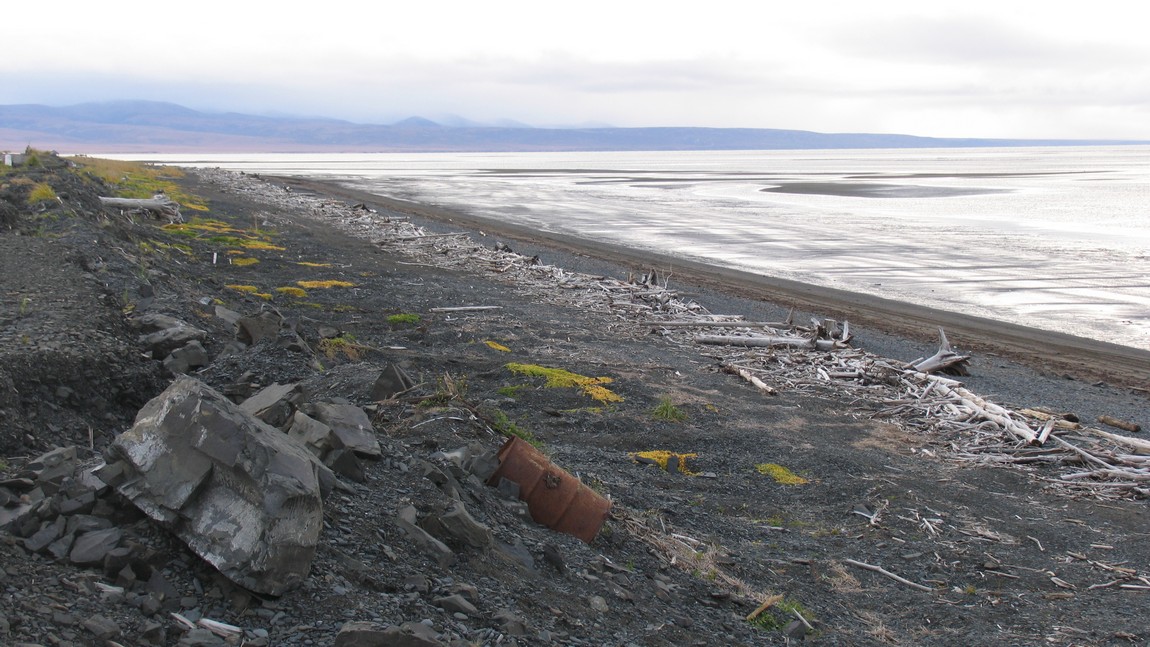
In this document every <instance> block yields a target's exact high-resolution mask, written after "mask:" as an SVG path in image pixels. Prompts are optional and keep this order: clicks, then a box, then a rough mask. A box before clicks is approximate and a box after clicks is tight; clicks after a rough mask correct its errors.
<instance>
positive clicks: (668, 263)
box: [275, 177, 1150, 393]
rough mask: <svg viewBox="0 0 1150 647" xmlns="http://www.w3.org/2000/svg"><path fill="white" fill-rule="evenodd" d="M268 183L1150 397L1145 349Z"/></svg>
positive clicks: (385, 201) (315, 184)
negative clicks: (670, 270)
mask: <svg viewBox="0 0 1150 647" xmlns="http://www.w3.org/2000/svg"><path fill="white" fill-rule="evenodd" d="M275 180H276V181H277V182H282V183H284V184H287V185H290V186H294V187H297V188H300V189H305V190H310V191H315V192H317V193H324V194H328V195H333V196H337V197H340V198H343V199H346V200H352V201H358V202H365V203H369V204H372V205H373V206H377V207H382V208H385V209H388V210H392V211H396V212H400V213H405V214H411V215H414V216H418V217H422V218H427V219H429V220H432V221H436V222H440V223H447V224H450V225H452V226H453V227H454V228H455V229H460V228H466V229H475V230H480V231H483V232H485V233H486V234H488V235H497V236H499V237H502V238H507V239H510V240H514V241H520V242H523V243H525V244H531V245H541V246H544V247H549V248H552V249H555V250H557V251H560V252H565V253H570V254H575V255H580V256H586V257H590V258H593V259H598V260H600V261H604V262H607V263H610V264H614V265H617V266H620V267H624V268H633V269H636V270H639V269H644V268H645V269H651V268H660V267H674V280H675V282H677V283H683V284H687V285H691V286H696V287H697V288H698V289H700V290H705V291H715V292H721V293H724V294H729V295H732V296H736V297H741V298H745V299H750V300H756V301H765V302H770V303H774V304H777V305H778V306H781V307H783V308H792V307H793V308H795V309H797V310H799V311H806V312H812V313H818V314H819V315H820V316H825V317H830V318H834V319H838V320H848V321H850V322H851V323H852V324H855V325H861V326H868V327H872V328H875V329H878V330H882V331H884V332H886V333H890V334H893V335H899V336H904V337H907V338H909V339H913V340H918V341H919V342H922V341H927V338H930V339H936V337H935V334H936V333H935V331H936V330H937V329H938V328H939V327H942V328H945V329H946V331H947V334H948V336H949V337H951V338H952V339H962V341H963V347H964V348H965V349H967V350H976V351H980V352H983V353H991V354H996V355H1000V356H1004V357H1008V358H1010V359H1012V360H1015V361H1017V362H1019V363H1020V364H1023V365H1025V366H1028V367H1031V368H1033V369H1036V370H1038V371H1041V372H1043V373H1047V374H1057V375H1066V376H1068V377H1074V378H1076V379H1078V380H1084V381H1104V382H1106V383H1108V384H1111V385H1115V386H1124V387H1129V388H1132V389H1134V390H1136V391H1138V392H1139V393H1147V392H1150V390H1148V389H1147V387H1148V385H1150V351H1147V350H1142V349H1138V348H1130V347H1126V346H1120V345H1117V344H1112V343H1107V342H1103V341H1098V340H1093V339H1088V338H1084V337H1077V336H1073V335H1067V334H1064V333H1058V332H1053V331H1047V330H1041V329H1037V328H1031V327H1027V326H1020V325H1017V324H1012V323H1007V322H1002V321H995V320H993V319H988V318H983V317H975V316H970V315H965V314H961V313H954V312H945V311H940V310H936V309H932V308H927V307H923V306H918V305H915V304H911V303H905V302H900V301H894V300H890V299H884V298H880V297H875V296H872V295H867V294H861V293H857V292H851V291H846V290H840V289H835V288H828V287H821V286H816V285H810V284H806V283H801V282H798V281H793V280H789V279H784V278H776V277H769V276H763V275H758V274H752V273H749V272H744V271H740V270H735V269H728V268H721V267H716V266H713V265H708V264H704V263H699V262H695V261H691V260H687V259H683V258H680V257H675V256H671V255H667V254H660V253H655V252H649V251H647V250H638V249H632V248H627V247H623V246H620V245H614V244H609V243H603V242H600V241H593V240H586V239H581V238H576V237H572V236H566V235H563V234H556V233H552V232H541V231H538V230H535V229H531V228H527V227H522V226H516V225H510V224H507V223H504V222H500V221H498V220H494V219H490V218H483V217H476V216H473V215H470V214H466V213H462V212H459V211H453V210H448V209H443V208H440V207H434V206H429V205H424V204H418V203H413V202H408V201H403V200H395V199H392V198H387V197H384V196H380V195H377V194H373V193H368V192H364V191H359V190H355V189H351V188H348V187H345V186H342V185H340V184H338V183H336V182H334V181H331V180H317V179H309V178H303V177H278V178H275ZM576 269H577V268H576ZM924 331H929V332H924Z"/></svg>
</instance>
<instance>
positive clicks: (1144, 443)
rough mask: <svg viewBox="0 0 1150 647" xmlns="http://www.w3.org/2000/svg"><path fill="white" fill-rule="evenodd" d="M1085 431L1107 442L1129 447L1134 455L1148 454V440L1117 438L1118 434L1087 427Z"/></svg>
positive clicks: (1149, 446) (1149, 447) (1149, 451)
mask: <svg viewBox="0 0 1150 647" xmlns="http://www.w3.org/2000/svg"><path fill="white" fill-rule="evenodd" d="M1086 431H1089V432H1090V433H1092V434H1096V435H1098V436H1102V437H1103V438H1106V439H1108V440H1113V441H1114V442H1116V443H1118V444H1119V445H1124V446H1126V447H1129V448H1130V449H1132V450H1134V453H1135V454H1150V440H1142V439H1139V438H1128V437H1126V436H1119V435H1118V434H1112V433H1110V432H1109V431H1102V430H1101V429H1094V428H1092V427H1087V428H1086Z"/></svg>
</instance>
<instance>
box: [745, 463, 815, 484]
mask: <svg viewBox="0 0 1150 647" xmlns="http://www.w3.org/2000/svg"><path fill="white" fill-rule="evenodd" d="M755 470H757V471H758V472H759V474H762V475H763V476H769V477H771V478H773V479H775V482H776V483H779V484H781V485H803V484H805V483H810V481H808V480H807V479H805V478H803V477H801V476H799V475H798V474H795V473H794V472H792V471H790V470H789V469H787V468H785V467H783V466H782V465H778V464H776V463H760V464H758V465H756V466H755Z"/></svg>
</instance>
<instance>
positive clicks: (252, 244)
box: [240, 240, 287, 252]
mask: <svg viewBox="0 0 1150 647" xmlns="http://www.w3.org/2000/svg"><path fill="white" fill-rule="evenodd" d="M240 247H243V248H244V249H263V250H271V251H276V252H282V251H283V250H285V249H287V248H286V247H280V246H279V245H273V244H271V243H267V242H264V241H262V240H252V241H248V242H245V243H240Z"/></svg>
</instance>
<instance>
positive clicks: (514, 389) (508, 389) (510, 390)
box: [496, 384, 529, 398]
mask: <svg viewBox="0 0 1150 647" xmlns="http://www.w3.org/2000/svg"><path fill="white" fill-rule="evenodd" d="M528 386H529V385H527V384H515V385H512V386H501V387H499V388H498V389H496V393H498V394H499V395H502V396H504V397H507V398H518V397H519V392H520V391H522V390H523V389H526V388H527V387H528Z"/></svg>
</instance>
